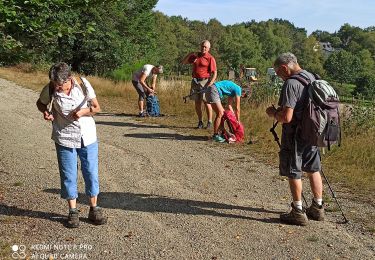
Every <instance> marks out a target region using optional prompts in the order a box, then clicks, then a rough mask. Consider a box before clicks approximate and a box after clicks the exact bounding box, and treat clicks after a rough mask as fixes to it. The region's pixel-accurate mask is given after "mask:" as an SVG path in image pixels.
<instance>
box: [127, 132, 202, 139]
mask: <svg viewBox="0 0 375 260" xmlns="http://www.w3.org/2000/svg"><path fill="white" fill-rule="evenodd" d="M124 136H125V137H131V138H150V139H165V140H190V141H207V140H208V137H207V136H195V135H180V134H168V133H147V134H146V133H139V134H124Z"/></svg>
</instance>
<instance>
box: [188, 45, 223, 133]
mask: <svg viewBox="0 0 375 260" xmlns="http://www.w3.org/2000/svg"><path fill="white" fill-rule="evenodd" d="M210 48H211V44H210V42H209V41H208V40H204V41H203V42H202V43H201V51H200V52H198V53H197V52H191V53H189V54H188V55H186V57H185V58H184V59H183V60H182V64H193V79H192V81H191V89H190V94H193V93H198V92H202V90H203V89H204V88H207V87H209V86H211V85H212V84H214V82H215V80H216V77H217V70H216V61H215V58H214V57H213V56H212V55H211V54H210V53H209V51H210ZM203 95H204V94H203V93H200V94H195V95H192V96H191V97H190V99H191V100H194V101H195V112H196V113H197V116H198V120H199V122H198V127H197V128H203V115H202V103H203ZM204 104H205V107H206V112H207V128H211V126H212V108H211V105H210V104H208V103H206V102H204Z"/></svg>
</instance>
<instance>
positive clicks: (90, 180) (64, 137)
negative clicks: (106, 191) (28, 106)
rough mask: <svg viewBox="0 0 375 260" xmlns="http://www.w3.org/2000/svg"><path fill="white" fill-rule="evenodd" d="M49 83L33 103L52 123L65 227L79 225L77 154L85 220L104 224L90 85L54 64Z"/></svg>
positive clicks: (95, 102) (95, 104) (95, 109)
mask: <svg viewBox="0 0 375 260" xmlns="http://www.w3.org/2000/svg"><path fill="white" fill-rule="evenodd" d="M49 79H50V82H49V84H47V85H46V86H45V87H44V88H43V90H42V92H41V93H40V96H39V99H38V101H37V103H36V105H37V107H38V110H39V111H40V112H42V113H43V117H44V119H45V120H47V121H52V140H53V141H54V142H55V147H56V154H57V160H58V164H59V171H60V179H61V198H62V199H66V200H67V201H68V206H69V215H68V219H67V223H66V226H67V227H68V228H77V227H78V226H79V212H78V209H77V197H78V189H77V179H78V176H77V175H78V174H77V171H78V169H77V155H78V156H79V158H80V161H81V170H82V174H83V178H84V181H85V191H86V195H87V196H88V197H89V205H90V210H89V214H88V219H89V221H90V222H92V223H93V224H95V225H102V224H105V223H106V222H107V218H106V217H105V216H104V215H103V210H102V208H100V207H98V206H97V202H98V194H99V177H98V141H97V136H96V127H95V121H94V119H93V117H92V116H93V115H95V114H96V113H97V112H99V111H100V106H99V103H98V100H97V98H96V95H95V91H94V89H93V88H92V86H91V84H90V83H89V82H88V81H87V79H85V78H81V79H79V78H77V77H72V75H71V70H70V67H69V65H68V64H66V63H64V62H60V63H56V64H54V65H53V66H52V67H51V68H50V71H49Z"/></svg>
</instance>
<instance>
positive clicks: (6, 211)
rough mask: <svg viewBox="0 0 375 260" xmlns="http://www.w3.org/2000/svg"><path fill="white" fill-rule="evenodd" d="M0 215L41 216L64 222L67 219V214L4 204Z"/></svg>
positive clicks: (0, 209) (0, 207) (0, 208)
mask: <svg viewBox="0 0 375 260" xmlns="http://www.w3.org/2000/svg"><path fill="white" fill-rule="evenodd" d="M67 211H68V210H67ZM0 215H4V216H20V217H28V218H40V219H46V220H50V221H54V222H60V223H64V221H65V219H66V216H64V215H61V214H56V213H51V212H42V211H35V210H29V209H22V208H19V207H17V206H8V205H4V204H0Z"/></svg>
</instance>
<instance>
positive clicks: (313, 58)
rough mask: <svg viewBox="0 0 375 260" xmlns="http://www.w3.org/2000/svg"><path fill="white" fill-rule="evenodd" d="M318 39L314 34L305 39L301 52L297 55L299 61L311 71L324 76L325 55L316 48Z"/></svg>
mask: <svg viewBox="0 0 375 260" xmlns="http://www.w3.org/2000/svg"><path fill="white" fill-rule="evenodd" d="M316 43H317V40H316V38H315V37H314V36H309V37H308V38H306V39H305V40H304V41H303V44H302V46H301V47H300V49H301V53H300V54H299V55H298V56H297V57H298V63H299V64H301V66H302V67H303V68H304V69H306V70H308V71H311V72H314V73H317V74H319V75H320V76H322V77H323V76H324V74H325V70H324V68H323V55H322V52H321V51H320V50H318V51H316V50H314V47H315V45H316Z"/></svg>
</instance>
